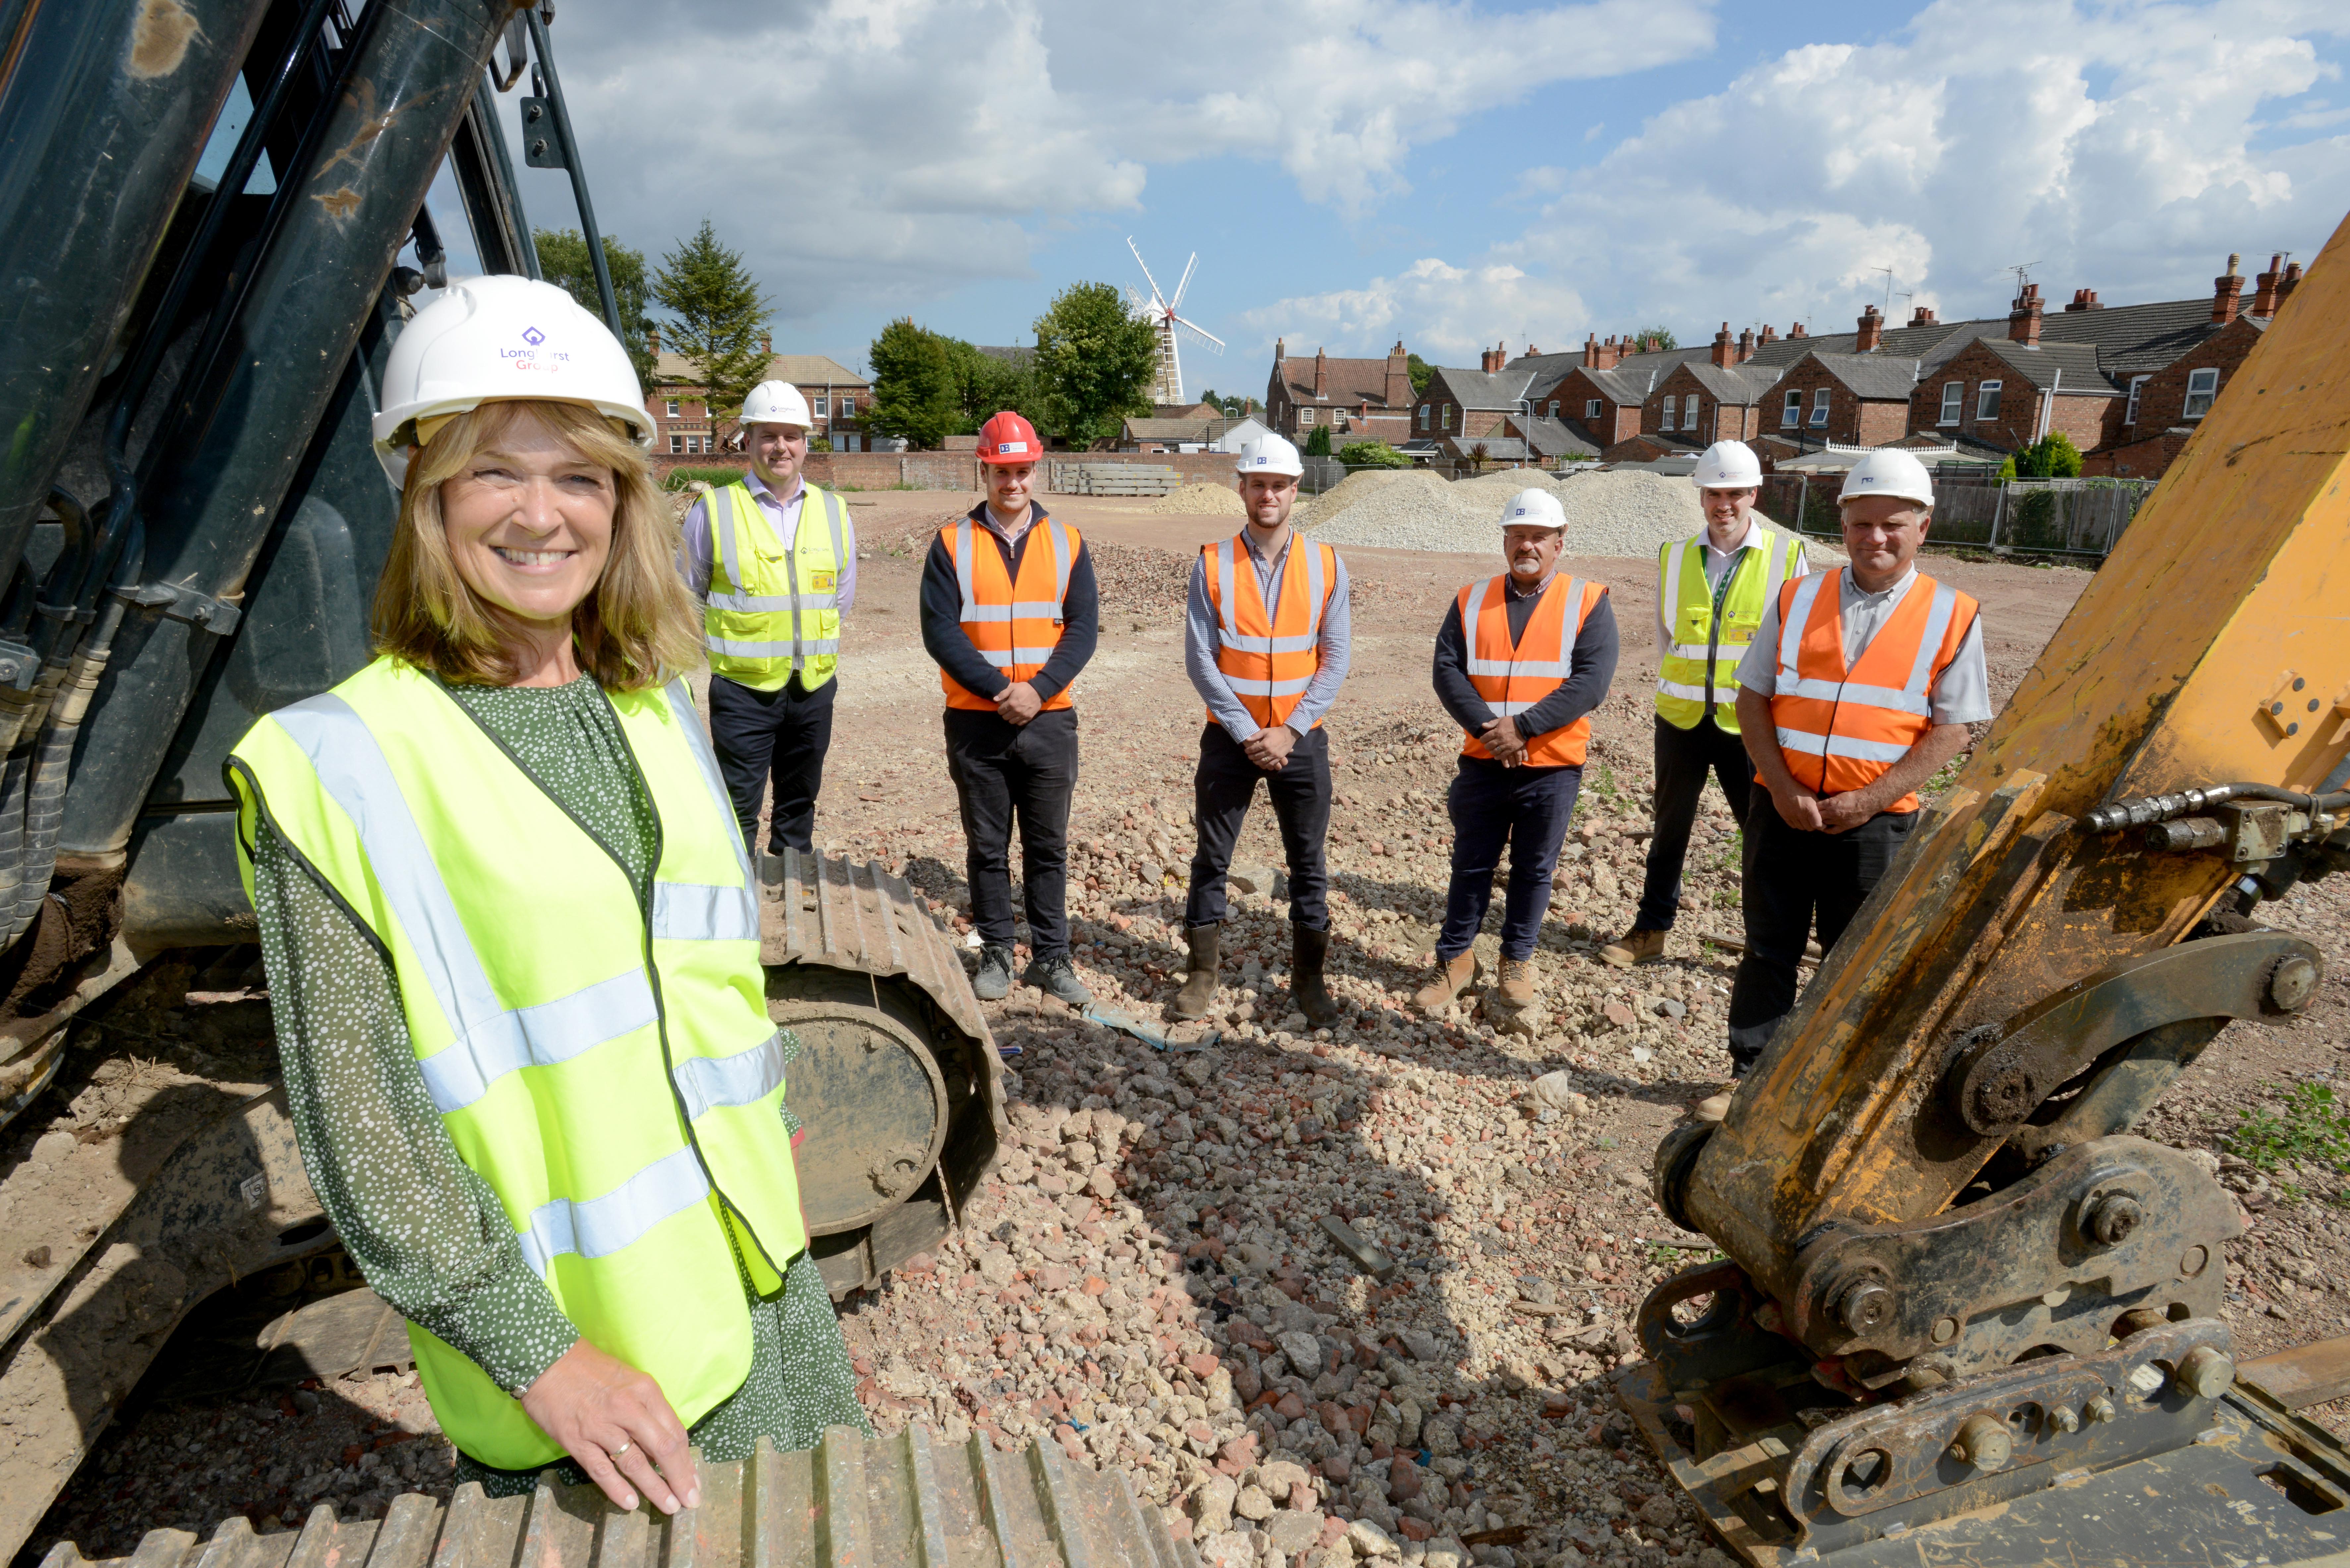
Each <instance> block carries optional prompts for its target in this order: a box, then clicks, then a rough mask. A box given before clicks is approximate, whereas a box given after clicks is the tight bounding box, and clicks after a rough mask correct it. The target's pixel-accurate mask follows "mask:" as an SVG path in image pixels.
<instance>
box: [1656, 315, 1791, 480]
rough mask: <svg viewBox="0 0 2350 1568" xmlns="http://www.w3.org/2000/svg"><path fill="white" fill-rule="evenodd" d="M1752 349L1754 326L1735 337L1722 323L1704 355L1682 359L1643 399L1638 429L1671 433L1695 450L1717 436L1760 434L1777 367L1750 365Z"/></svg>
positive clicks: (1739, 438) (1730, 437) (1739, 437)
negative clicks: (1734, 339)
mask: <svg viewBox="0 0 2350 1568" xmlns="http://www.w3.org/2000/svg"><path fill="white" fill-rule="evenodd" d="M1754 348H1755V339H1754V334H1753V333H1752V331H1746V332H1741V333H1740V334H1739V335H1738V337H1737V340H1736V341H1735V342H1733V341H1732V340H1731V336H1730V323H1728V322H1727V321H1725V322H1723V323H1722V324H1721V330H1720V331H1719V332H1716V333H1715V334H1714V335H1713V344H1712V347H1711V348H1710V349H1709V350H1708V351H1707V354H1706V357H1705V358H1702V359H1684V360H1682V361H1681V363H1680V364H1679V365H1678V366H1675V367H1674V368H1673V369H1672V370H1671V371H1670V372H1669V373H1668V374H1666V375H1665V376H1664V377H1663V378H1662V379H1659V381H1658V383H1657V387H1656V390H1655V391H1654V392H1652V393H1651V394H1650V395H1649V396H1648V398H1647V399H1645V400H1643V401H1642V403H1641V410H1640V429H1641V430H1642V431H1644V432H1646V433H1648V434H1650V435H1659V436H1673V437H1676V438H1678V441H1679V443H1680V444H1684V445H1688V446H1690V447H1693V448H1698V449H1702V448H1705V447H1709V446H1711V445H1712V444H1713V443H1714V442H1715V441H1751V440H1752V439H1753V438H1754V437H1756V436H1758V435H1760V434H1761V433H1762V421H1763V404H1764V402H1765V401H1766V400H1768V399H1769V397H1770V394H1771V389H1772V388H1773V386H1774V385H1775V384H1776V383H1777V381H1778V379H1779V377H1780V369H1779V367H1777V366H1775V365H1750V364H1748V363H1747V361H1748V360H1750V359H1752V358H1753V357H1754Z"/></svg>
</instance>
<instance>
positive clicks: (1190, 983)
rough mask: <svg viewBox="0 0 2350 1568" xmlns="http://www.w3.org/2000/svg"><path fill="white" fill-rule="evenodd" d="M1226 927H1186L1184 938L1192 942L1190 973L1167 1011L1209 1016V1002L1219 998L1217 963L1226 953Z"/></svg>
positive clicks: (1173, 1013) (1203, 1016) (1194, 1015)
mask: <svg viewBox="0 0 2350 1568" xmlns="http://www.w3.org/2000/svg"><path fill="white" fill-rule="evenodd" d="M1223 932H1224V928H1223V927H1222V926H1215V925H1209V926H1186V927H1185V928H1184V929H1183V936H1184V939H1185V940H1187V941H1189V942H1190V943H1191V963H1190V964H1189V965H1188V966H1186V967H1187V968H1188V970H1189V971H1190V972H1188V973H1187V974H1185V975H1184V976H1183V989H1182V990H1180V991H1179V992H1176V993H1175V1000H1174V1001H1173V1002H1169V1003H1168V1004H1167V1011H1168V1012H1170V1013H1171V1014H1172V1015H1174V1016H1175V1017H1177V1018H1205V1017H1206V1016H1207V1015H1208V1004H1209V1003H1210V1002H1213V1001H1215V999H1216V964H1217V962H1218V961H1219V959H1220V958H1221V956H1222V946H1223Z"/></svg>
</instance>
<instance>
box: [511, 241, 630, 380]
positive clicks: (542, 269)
mask: <svg viewBox="0 0 2350 1568" xmlns="http://www.w3.org/2000/svg"><path fill="white" fill-rule="evenodd" d="M530 238H531V244H534V245H536V246H537V247H538V270H539V273H540V275H542V276H544V277H545V278H546V281H547V282H549V283H551V284H555V285H556V286H558V287H560V288H561V289H562V290H563V291H564V292H565V293H566V294H568V295H569V296H571V297H572V298H574V299H576V300H577V301H578V302H579V305H580V307H581V308H582V309H584V310H586V311H587V314H588V315H590V316H592V317H595V318H596V319H597V320H598V321H601V320H603V319H604V296H603V295H602V294H601V293H599V292H598V289H597V287H596V269H595V268H594V267H593V266H591V265H588V261H587V239H586V237H585V236H583V235H582V234H580V233H579V231H578V230H577V229H533V230H532V231H531V232H530ZM603 240H604V269H605V270H606V271H607V272H608V273H610V274H611V275H612V300H613V303H615V304H616V305H618V306H619V307H620V347H622V348H626V349H627V350H628V351H629V364H631V365H634V366H635V367H636V368H637V383H638V385H639V386H643V387H650V385H651V383H652V379H653V351H652V347H651V345H650V343H648V342H647V341H646V338H647V337H648V335H649V334H650V332H651V331H652V325H653V324H652V318H651V317H649V316H647V315H646V314H645V302H646V301H647V299H648V298H650V291H649V290H648V288H647V286H646V283H645V253H644V252H642V251H640V250H635V249H632V248H631V247H629V246H628V245H624V244H621V243H620V242H619V241H618V240H616V239H614V238H613V237H612V236H611V235H609V234H606V235H604V236H603Z"/></svg>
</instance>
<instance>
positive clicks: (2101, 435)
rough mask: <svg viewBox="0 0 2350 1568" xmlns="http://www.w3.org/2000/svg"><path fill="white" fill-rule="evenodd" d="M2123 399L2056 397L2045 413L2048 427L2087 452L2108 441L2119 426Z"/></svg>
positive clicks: (2125, 401) (2123, 403)
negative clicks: (2047, 412) (2049, 409)
mask: <svg viewBox="0 0 2350 1568" xmlns="http://www.w3.org/2000/svg"><path fill="white" fill-rule="evenodd" d="M2127 401H2128V400H2127V399H2126V398H2067V397H2061V396H2060V397H2059V398H2058V399H2057V400H2056V407H2055V408H2054V410H2051V411H2050V413H2049V415H2048V428H2049V430H2050V431H2062V432H2063V433H2064V435H2065V436H2067V437H2069V438H2070V439H2071V441H2072V442H2073V444H2074V446H2076V447H2079V448H2080V449H2081V450H2082V451H2083V452H2091V451H2094V450H2095V449H2096V448H2098V447H2101V446H2106V445H2108V444H2110V442H2111V441H2112V438H2113V433H2114V431H2116V430H2118V429H2119V428H2120V424H2119V421H2120V419H2121V413H2120V410H2121V409H2122V407H2123V406H2124V405H2125V404H2126V403H2127Z"/></svg>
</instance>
